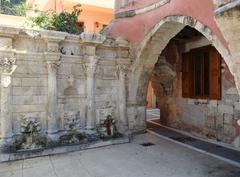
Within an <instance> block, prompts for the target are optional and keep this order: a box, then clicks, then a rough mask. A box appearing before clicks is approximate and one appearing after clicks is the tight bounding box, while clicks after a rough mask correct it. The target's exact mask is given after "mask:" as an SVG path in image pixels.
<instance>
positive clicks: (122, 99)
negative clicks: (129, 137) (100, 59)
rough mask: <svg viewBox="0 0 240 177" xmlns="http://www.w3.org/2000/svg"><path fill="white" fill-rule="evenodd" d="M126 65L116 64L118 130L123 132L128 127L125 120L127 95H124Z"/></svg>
mask: <svg viewBox="0 0 240 177" xmlns="http://www.w3.org/2000/svg"><path fill="white" fill-rule="evenodd" d="M127 71H128V69H127V66H125V65H119V66H118V76H119V95H118V98H119V115H120V119H119V131H120V132H125V131H126V130H127V128H128V120H127V95H126V76H127Z"/></svg>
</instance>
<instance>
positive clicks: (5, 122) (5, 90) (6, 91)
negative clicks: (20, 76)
mask: <svg viewBox="0 0 240 177" xmlns="http://www.w3.org/2000/svg"><path fill="white" fill-rule="evenodd" d="M15 61H16V60H15V59H14V58H4V59H2V60H0V67H1V69H2V70H1V71H2V72H1V133H0V135H1V138H2V140H3V141H4V143H6V142H8V140H9V141H11V138H12V135H13V132H12V129H13V127H12V74H13V72H14V71H15V69H16V68H17V66H16V65H15Z"/></svg>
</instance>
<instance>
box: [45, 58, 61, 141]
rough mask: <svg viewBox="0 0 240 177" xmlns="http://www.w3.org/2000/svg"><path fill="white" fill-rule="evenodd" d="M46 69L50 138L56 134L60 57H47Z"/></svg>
mask: <svg viewBox="0 0 240 177" xmlns="http://www.w3.org/2000/svg"><path fill="white" fill-rule="evenodd" d="M47 57H49V58H48V59H47V68H48V101H47V103H48V104H47V127H48V129H47V130H48V134H49V136H50V137H51V136H52V138H53V137H54V136H55V135H56V133H57V132H58V119H57V70H58V68H59V66H60V60H59V59H60V55H57V54H55V55H53V54H52V55H51V54H49V55H47Z"/></svg>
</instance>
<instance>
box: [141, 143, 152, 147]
mask: <svg viewBox="0 0 240 177" xmlns="http://www.w3.org/2000/svg"><path fill="white" fill-rule="evenodd" d="M140 145H142V146H144V147H147V146H153V145H155V144H153V143H151V142H147V143H142V144H140Z"/></svg>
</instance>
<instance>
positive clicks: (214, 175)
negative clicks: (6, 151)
mask: <svg viewBox="0 0 240 177" xmlns="http://www.w3.org/2000/svg"><path fill="white" fill-rule="evenodd" d="M146 142H151V143H153V144H155V145H153V146H148V147H144V146H142V145H140V144H142V143H146ZM10 176H11V177H144V176H148V177H240V169H239V168H237V167H234V166H231V165H229V164H227V163H225V162H223V161H220V160H218V159H215V158H212V157H210V156H208V155H205V154H201V153H199V152H196V151H194V150H190V149H187V148H185V147H182V146H180V145H178V144H175V143H172V142H169V141H166V140H163V139H161V138H159V137H156V136H155V135H151V134H149V133H146V134H143V135H137V136H135V138H134V140H133V142H132V143H129V144H122V145H115V146H109V147H104V148H99V149H92V150H86V151H79V152H74V153H67V154H62V155H55V156H47V157H41V158H34V159H27V160H21V161H16V162H11V163H0V177H10Z"/></svg>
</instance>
